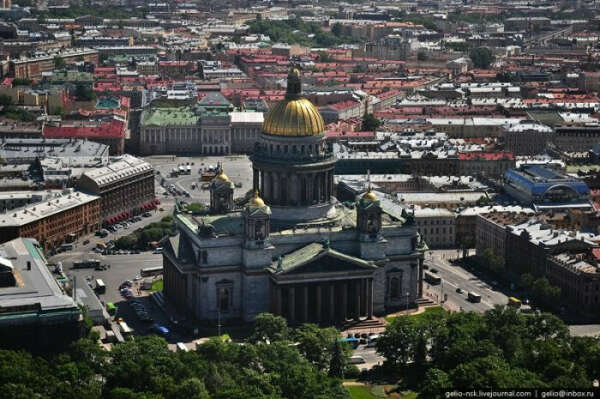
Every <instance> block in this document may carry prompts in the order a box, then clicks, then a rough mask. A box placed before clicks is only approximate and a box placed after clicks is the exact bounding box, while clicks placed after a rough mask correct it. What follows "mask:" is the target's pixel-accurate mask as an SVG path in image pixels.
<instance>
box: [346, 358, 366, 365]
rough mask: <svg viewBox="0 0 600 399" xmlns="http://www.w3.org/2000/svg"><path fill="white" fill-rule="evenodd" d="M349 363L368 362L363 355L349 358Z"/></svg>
mask: <svg viewBox="0 0 600 399" xmlns="http://www.w3.org/2000/svg"><path fill="white" fill-rule="evenodd" d="M348 363H349V364H363V363H366V361H365V358H364V357H362V356H352V357H351V358H350V359H349V360H348Z"/></svg>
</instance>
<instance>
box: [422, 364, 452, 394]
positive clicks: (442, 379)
mask: <svg viewBox="0 0 600 399" xmlns="http://www.w3.org/2000/svg"><path fill="white" fill-rule="evenodd" d="M450 388H452V381H451V380H450V377H449V376H448V374H447V373H446V372H444V371H443V370H440V369H436V368H433V369H429V370H427V372H426V373H425V378H424V379H423V385H422V388H421V395H422V396H423V397H425V398H431V399H437V398H441V397H442V394H443V392H444V390H446V389H450Z"/></svg>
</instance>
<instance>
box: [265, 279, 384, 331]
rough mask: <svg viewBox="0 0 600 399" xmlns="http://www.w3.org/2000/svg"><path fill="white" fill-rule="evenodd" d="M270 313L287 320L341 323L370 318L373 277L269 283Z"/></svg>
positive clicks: (371, 315)
mask: <svg viewBox="0 0 600 399" xmlns="http://www.w3.org/2000/svg"><path fill="white" fill-rule="evenodd" d="M271 296H272V302H271V303H272V307H273V309H272V312H273V313H274V314H276V315H280V316H283V317H285V318H286V319H287V320H288V321H289V322H290V323H292V324H293V323H317V324H319V323H326V324H331V323H333V324H335V323H343V322H344V321H346V320H351V319H353V320H355V321H359V320H361V319H364V318H366V319H371V318H372V317H373V279H372V278H357V279H345V280H334V281H331V280H330V281H311V282H295V283H289V284H272V285H271Z"/></svg>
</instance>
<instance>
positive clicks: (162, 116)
mask: <svg viewBox="0 0 600 399" xmlns="http://www.w3.org/2000/svg"><path fill="white" fill-rule="evenodd" d="M199 119H200V118H199V116H198V115H196V113H194V111H193V110H192V109H191V108H189V107H173V108H151V109H148V110H145V111H144V112H143V113H142V118H141V125H142V126H177V125H180V126H181V125H184V126H191V125H196V124H197V123H198V120H199Z"/></svg>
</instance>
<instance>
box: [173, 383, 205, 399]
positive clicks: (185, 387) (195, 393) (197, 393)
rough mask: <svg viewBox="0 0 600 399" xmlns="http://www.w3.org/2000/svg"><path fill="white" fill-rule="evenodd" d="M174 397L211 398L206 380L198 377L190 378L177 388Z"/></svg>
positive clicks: (183, 398) (186, 398)
mask: <svg viewBox="0 0 600 399" xmlns="http://www.w3.org/2000/svg"><path fill="white" fill-rule="evenodd" d="M173 398H174V399H210V395H209V394H208V391H207V390H206V387H205V386H204V382H202V380H200V379H198V378H188V379H187V380H185V381H183V382H182V383H181V385H179V387H178V388H177V390H176V392H175V395H174V396H173Z"/></svg>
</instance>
